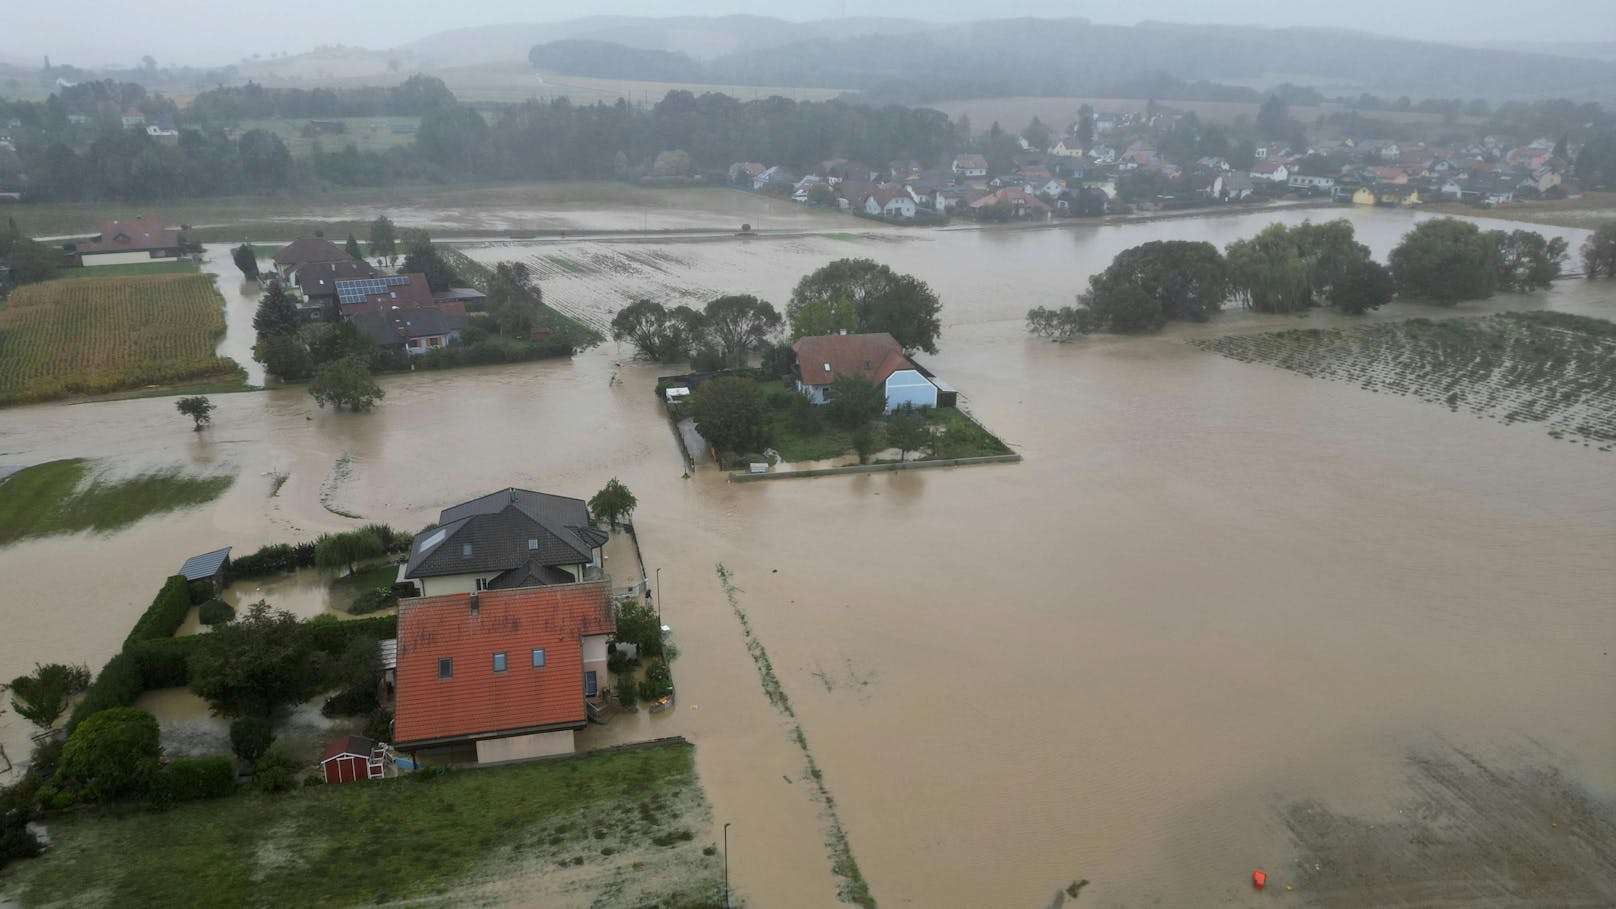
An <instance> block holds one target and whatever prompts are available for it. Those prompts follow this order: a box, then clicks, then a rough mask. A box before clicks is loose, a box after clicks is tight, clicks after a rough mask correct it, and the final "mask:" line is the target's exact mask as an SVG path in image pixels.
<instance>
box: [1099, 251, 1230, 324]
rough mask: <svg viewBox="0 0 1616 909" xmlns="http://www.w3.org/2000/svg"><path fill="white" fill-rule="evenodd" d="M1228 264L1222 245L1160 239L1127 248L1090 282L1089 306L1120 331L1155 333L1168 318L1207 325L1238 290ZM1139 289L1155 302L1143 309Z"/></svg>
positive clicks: (1103, 322) (1103, 321) (1100, 318)
mask: <svg viewBox="0 0 1616 909" xmlns="http://www.w3.org/2000/svg"><path fill="white" fill-rule="evenodd" d="M1233 287H1234V285H1233V281H1232V279H1231V278H1230V275H1229V265H1228V263H1227V262H1226V261H1224V258H1223V256H1222V255H1221V254H1219V253H1218V250H1217V247H1215V246H1213V245H1212V244H1210V243H1197V242H1191V241H1187V240H1156V241H1152V242H1150V243H1145V244H1142V245H1139V246H1135V247H1133V248H1131V249H1125V250H1123V251H1122V252H1121V253H1119V254H1118V255H1117V257H1116V258H1115V259H1113V260H1112V261H1111V264H1110V265H1109V266H1107V267H1106V269H1105V271H1102V272H1100V273H1099V274H1097V275H1095V276H1093V277H1091V278H1090V279H1089V291H1088V294H1087V304H1088V306H1089V308H1091V309H1093V310H1094V311H1095V314H1096V317H1097V318H1098V320H1099V324H1100V325H1101V326H1102V327H1104V328H1106V329H1108V330H1110V331H1120V332H1137V331H1154V330H1155V329H1157V328H1160V327H1161V325H1162V323H1163V322H1164V321H1166V320H1168V319H1178V320H1184V321H1193V322H1204V321H1206V320H1207V319H1208V318H1209V317H1210V316H1211V315H1212V314H1213V313H1216V312H1217V311H1218V310H1220V309H1222V308H1223V301H1224V300H1226V299H1228V297H1229V295H1230V293H1231V292H1232V291H1233ZM1125 290H1137V291H1139V292H1141V293H1143V294H1145V295H1146V296H1148V297H1150V298H1151V299H1152V300H1154V301H1155V305H1154V306H1142V305H1140V304H1139V302H1138V300H1137V298H1136V295H1134V294H1132V293H1124V292H1123V291H1125Z"/></svg>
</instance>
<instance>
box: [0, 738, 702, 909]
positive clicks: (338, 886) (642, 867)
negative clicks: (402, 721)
mask: <svg viewBox="0 0 1616 909" xmlns="http://www.w3.org/2000/svg"><path fill="white" fill-rule="evenodd" d="M710 817H711V815H710V812H709V810H708V808H707V805H706V799H705V797H704V796H703V794H702V792H701V787H700V783H699V782H698V780H697V778H696V770H695V763H694V749H693V748H692V747H691V746H689V745H687V744H683V743H675V744H668V745H661V746H656V747H650V748H643V749H636V750H630V751H620V752H614V753H609V754H601V755H592V756H591V755H586V756H580V757H574V758H567V759H561V760H549V761H539V762H534V763H528V764H520V765H513V766H506V767H498V768H489V769H481V770H464V771H457V772H451V773H450V774H448V775H447V776H446V777H442V778H439V779H430V778H429V779H425V780H417V779H409V778H404V779H392V780H377V781H369V782H363V783H348V784H343V785H335V786H326V785H318V786H310V787H305V788H302V789H298V790H294V791H292V792H289V793H285V794H282V795H264V794H259V793H243V794H240V795H236V796H232V797H228V798H224V799H219V800H215V801H211V802H194V803H191V804H187V805H182V806H180V807H178V808H176V809H174V810H171V811H146V810H132V809H124V810H117V809H112V810H108V811H105V812H84V813H75V814H71V815H62V816H59V817H54V818H51V819H49V820H48V821H47V823H48V825H49V827H50V832H51V840H52V844H51V848H50V849H49V850H47V851H46V853H45V854H44V856H42V857H40V858H38V859H31V860H26V861H22V862H19V863H17V864H16V865H14V866H13V867H11V868H8V869H7V871H6V875H5V877H3V878H0V894H3V895H5V896H7V897H9V898H10V899H12V900H15V901H17V902H18V903H19V904H20V905H22V906H42V905H53V906H62V905H71V906H107V907H114V906H115V907H119V909H140V907H166V906H268V905H295V906H304V907H324V906H353V905H361V904H365V905H369V904H374V903H392V902H395V901H406V900H407V901H408V902H409V905H412V906H439V905H442V906H449V905H466V904H483V905H489V904H493V903H494V902H498V903H501V904H517V905H535V906H537V905H551V904H555V903H556V902H558V901H560V899H559V898H561V897H562V896H563V895H566V896H568V897H570V898H569V899H566V900H565V901H566V903H567V904H568V905H573V904H575V902H576V898H577V897H578V896H579V895H583V896H584V901H583V902H582V903H576V904H578V905H585V904H588V905H612V906H648V905H660V906H664V907H698V906H701V907H712V906H717V905H719V902H720V897H719V893H720V877H719V872H720V867H721V866H720V861H721V860H720V858H719V857H718V856H717V855H716V854H708V850H711V851H712V852H713V853H716V851H717V850H716V849H712V847H711V846H710V845H709V844H708V840H707V836H708V830H709V825H710V823H711V821H710ZM490 894H498V895H499V896H501V897H502V898H501V899H498V900H493V899H489V898H488V897H489V895H490Z"/></svg>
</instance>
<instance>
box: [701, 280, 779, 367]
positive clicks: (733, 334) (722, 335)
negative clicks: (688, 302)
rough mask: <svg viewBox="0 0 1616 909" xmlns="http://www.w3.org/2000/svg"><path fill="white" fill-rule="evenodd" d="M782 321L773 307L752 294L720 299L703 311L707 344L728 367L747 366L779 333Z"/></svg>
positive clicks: (709, 304)
mask: <svg viewBox="0 0 1616 909" xmlns="http://www.w3.org/2000/svg"><path fill="white" fill-rule="evenodd" d="M780 321H781V320H780V313H778V312H776V311H775V308H774V307H773V306H771V305H770V304H769V303H768V302H766V301H764V300H759V299H758V298H757V297H754V296H752V295H750V294H733V295H729V296H723V297H719V298H718V299H716V300H713V301H711V302H709V303H708V304H707V306H706V308H705V309H703V310H702V326H703V328H704V329H705V336H706V340H707V341H708V342H709V343H710V344H711V345H712V346H713V347H714V349H716V350H717V351H718V354H719V356H720V357H722V358H723V361H724V365H726V366H735V367H740V366H745V365H746V358H747V356H748V355H749V354H751V353H752V352H753V351H755V350H761V349H763V347H764V345H766V344H768V343H769V340H770V339H771V338H773V337H774V336H775V335H777V334H778V333H779V332H780Z"/></svg>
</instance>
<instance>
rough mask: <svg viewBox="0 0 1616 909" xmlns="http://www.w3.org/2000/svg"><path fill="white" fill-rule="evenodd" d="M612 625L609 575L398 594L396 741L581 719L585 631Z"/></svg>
mask: <svg viewBox="0 0 1616 909" xmlns="http://www.w3.org/2000/svg"><path fill="white" fill-rule="evenodd" d="M614 628H615V624H614V623H613V621H612V609H611V582H610V581H609V580H599V581H590V582H586V583H582V584H567V585H562V586H555V587H527V588H523V589H521V590H484V591H482V592H480V593H457V594H448V595H445V596H436V597H421V598H418V599H409V600H403V601H401V602H400V603H399V610H398V704H397V711H396V714H395V722H394V735H395V738H396V739H397V742H398V743H399V744H400V745H402V746H404V747H410V746H416V747H421V746H426V745H431V744H435V743H440V742H445V741H452V740H455V739H463V738H468V737H478V736H485V735H493V734H498V733H504V734H518V733H523V732H542V731H545V730H548V729H566V728H576V727H578V726H582V725H583V724H584V722H585V710H586V708H585V706H584V696H583V641H582V639H583V637H585V636H587V635H598V634H609V633H611V631H612V630H613V629H614ZM535 651H542V656H540V655H535ZM494 654H504V659H503V660H502V661H501V662H502V664H503V666H504V669H503V670H499V669H498V667H497V665H496V663H495V662H494V659H493V657H494ZM443 661H447V662H443ZM536 664H542V665H536ZM445 671H447V675H445Z"/></svg>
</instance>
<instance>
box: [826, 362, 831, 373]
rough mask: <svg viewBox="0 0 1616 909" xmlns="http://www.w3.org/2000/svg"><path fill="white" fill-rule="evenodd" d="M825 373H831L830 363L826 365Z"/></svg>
mask: <svg viewBox="0 0 1616 909" xmlns="http://www.w3.org/2000/svg"><path fill="white" fill-rule="evenodd" d="M825 371H826V372H830V364H829V363H826V364H825Z"/></svg>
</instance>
